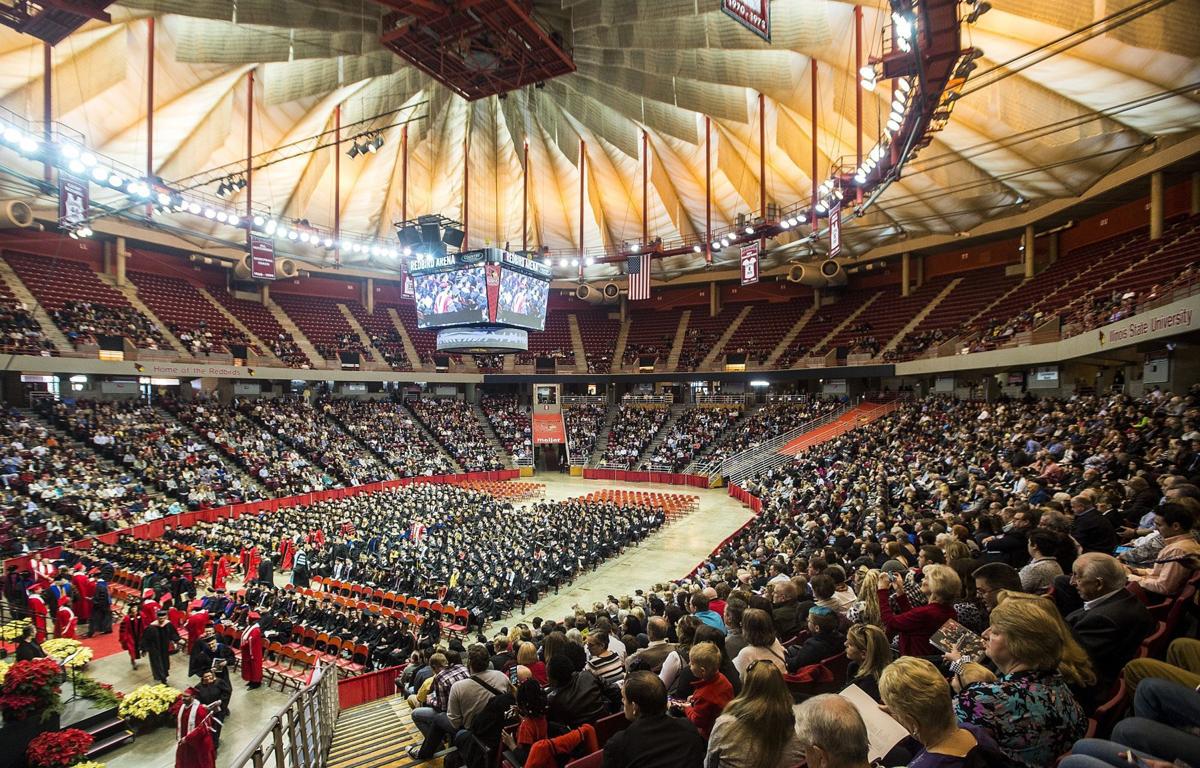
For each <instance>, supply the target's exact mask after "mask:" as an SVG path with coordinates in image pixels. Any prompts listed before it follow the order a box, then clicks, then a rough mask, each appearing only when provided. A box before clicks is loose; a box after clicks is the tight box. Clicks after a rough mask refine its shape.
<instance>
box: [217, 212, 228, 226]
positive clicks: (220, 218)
mask: <svg viewBox="0 0 1200 768" xmlns="http://www.w3.org/2000/svg"><path fill="white" fill-rule="evenodd" d="M217 221H219V222H221V223H222V224H224V223H225V222H227V221H229V215H228V214H227V213H225V211H217Z"/></svg>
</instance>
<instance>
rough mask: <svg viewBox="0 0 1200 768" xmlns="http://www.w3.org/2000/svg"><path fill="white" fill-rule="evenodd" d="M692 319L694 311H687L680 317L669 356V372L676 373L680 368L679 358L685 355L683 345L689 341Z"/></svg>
mask: <svg viewBox="0 0 1200 768" xmlns="http://www.w3.org/2000/svg"><path fill="white" fill-rule="evenodd" d="M691 319H692V310H690V309H685V310H683V312H682V313H681V314H680V315H679V325H678V326H676V328H675V340H674V341H673V342H671V354H669V355H668V356H667V370H668V371H674V370H675V369H677V368H678V367H679V356H680V355H682V354H683V343H684V342H685V341H687V327H688V322H689V321H690V320H691Z"/></svg>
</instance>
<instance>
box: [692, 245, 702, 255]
mask: <svg viewBox="0 0 1200 768" xmlns="http://www.w3.org/2000/svg"><path fill="white" fill-rule="evenodd" d="M701 250H703V249H702V248H701V247H700V246H698V245H693V246H692V253H700V251H701Z"/></svg>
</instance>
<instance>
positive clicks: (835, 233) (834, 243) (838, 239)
mask: <svg viewBox="0 0 1200 768" xmlns="http://www.w3.org/2000/svg"><path fill="white" fill-rule="evenodd" d="M841 252H842V203H841V201H838V202H836V203H834V204H833V205H831V206H830V207H829V258H831V259H836V258H837V255H838V254H839V253H841Z"/></svg>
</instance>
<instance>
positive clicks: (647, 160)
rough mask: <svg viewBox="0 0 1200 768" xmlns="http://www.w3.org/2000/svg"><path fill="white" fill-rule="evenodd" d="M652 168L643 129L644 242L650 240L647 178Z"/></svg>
mask: <svg viewBox="0 0 1200 768" xmlns="http://www.w3.org/2000/svg"><path fill="white" fill-rule="evenodd" d="M649 168H650V155H649V153H648V152H647V146H646V129H645V128H643V129H642V242H643V243H648V242H650V233H649V227H648V219H647V218H646V209H647V207H648V205H649V198H648V197H647V190H648V189H649V186H648V184H647V180H646V174H647V172H648V170H649Z"/></svg>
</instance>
